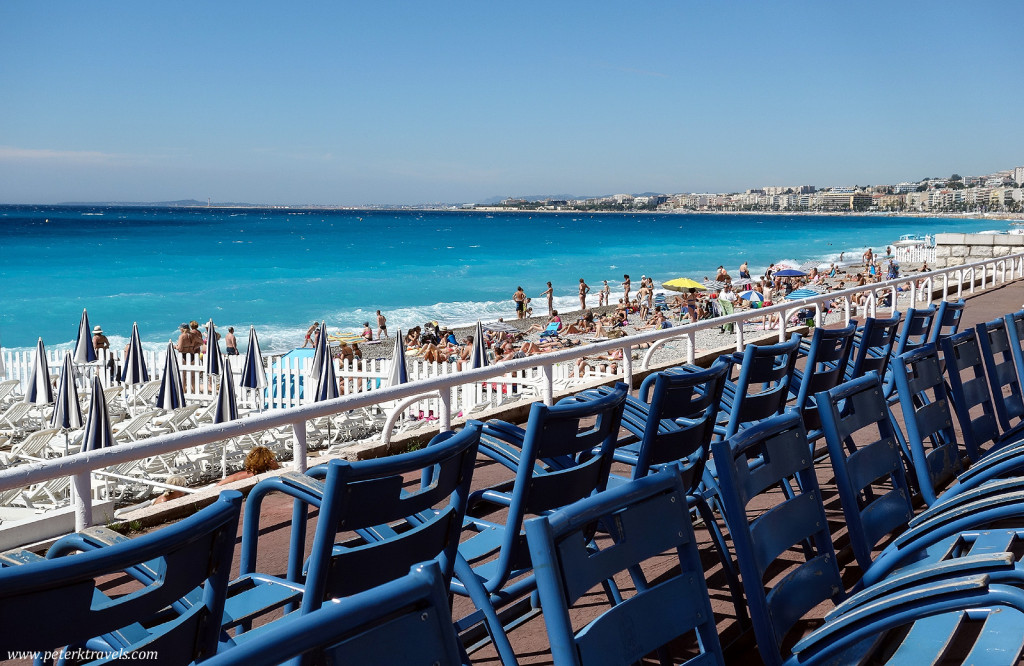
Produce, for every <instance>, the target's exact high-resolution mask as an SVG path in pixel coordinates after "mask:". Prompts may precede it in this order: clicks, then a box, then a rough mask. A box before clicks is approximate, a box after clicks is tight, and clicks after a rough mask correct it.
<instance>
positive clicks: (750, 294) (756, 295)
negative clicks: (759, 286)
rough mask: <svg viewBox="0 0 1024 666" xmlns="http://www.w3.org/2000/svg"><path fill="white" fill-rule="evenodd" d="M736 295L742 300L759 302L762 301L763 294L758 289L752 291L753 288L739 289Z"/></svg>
mask: <svg viewBox="0 0 1024 666" xmlns="http://www.w3.org/2000/svg"><path fill="white" fill-rule="evenodd" d="M738 295H739V297H740V298H741V299H743V300H744V301H750V302H751V303H760V302H762V301H764V294H762V293H761V292H759V291H754V290H753V289H751V290H749V291H741V292H740V293H739V294H738Z"/></svg>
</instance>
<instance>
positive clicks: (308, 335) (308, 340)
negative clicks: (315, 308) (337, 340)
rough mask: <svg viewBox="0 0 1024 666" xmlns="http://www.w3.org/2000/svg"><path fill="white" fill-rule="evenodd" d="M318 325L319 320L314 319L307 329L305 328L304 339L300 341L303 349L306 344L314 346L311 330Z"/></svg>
mask: <svg viewBox="0 0 1024 666" xmlns="http://www.w3.org/2000/svg"><path fill="white" fill-rule="evenodd" d="M319 325H320V322H318V321H314V322H313V325H312V326H310V327H309V328H308V329H306V341H305V342H303V343H302V348H303V349H305V348H306V347H307V346H308V347H316V345H315V344H313V331H315V330H316V327H317V326H319Z"/></svg>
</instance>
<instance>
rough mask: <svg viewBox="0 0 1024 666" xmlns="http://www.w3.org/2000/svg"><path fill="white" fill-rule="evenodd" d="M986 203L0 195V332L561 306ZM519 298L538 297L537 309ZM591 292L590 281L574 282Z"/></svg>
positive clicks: (274, 340) (290, 328)
mask: <svg viewBox="0 0 1024 666" xmlns="http://www.w3.org/2000/svg"><path fill="white" fill-rule="evenodd" d="M1006 228H1007V223H1005V222H1001V221H993V220H953V219H923V218H901V217H885V216H857V217H853V216H810V215H780V214H772V215H727V214H722V215H684V214H581V213H540V214H538V213H482V212H479V213H478V212H420V211H351V210H346V211H330V210H299V209H276V208H275V209H253V208H244V209H224V208H155V207H93V206H0V248H2V260H0V343H2V345H3V346H4V348H22V347H29V346H31V345H33V344H35V341H36V338H37V337H39V336H42V338H43V340H44V341H45V343H46V345H47V347H48V348H49V347H60V346H64V345H69V344H70V343H71V342H73V340H74V337H75V334H76V331H77V326H78V321H79V318H80V316H81V313H82V308H88V311H89V318H90V320H91V322H92V323H93V324H94V325H95V324H99V325H101V326H103V328H104V331H105V332H106V333H107V335H108V336H109V337H110V338H111V342H112V344H118V343H119V342H123V340H124V339H126V338H127V336H128V335H129V334H130V333H131V326H132V322H133V321H136V322H138V324H139V330H140V333H141V335H142V338H143V341H144V342H145V343H147V346H150V345H151V346H153V347H156V346H159V345H163V344H165V343H166V341H167V340H168V339H169V338H170V337H171V336H175V335H176V329H177V326H178V324H179V323H181V322H183V321H187V320H191V319H196V320H198V321H201V322H203V321H206V320H207V319H210V318H213V320H214V322H215V323H216V324H217V325H218V327H219V328H220V327H227V326H229V325H231V326H234V327H235V330H236V332H237V333H239V337H240V338H244V335H245V333H246V331H247V330H248V326H249V325H250V324H255V325H256V329H257V332H258V333H259V335H260V341H261V344H262V346H263V348H264V351H267V350H275V349H276V350H283V349H290V348H292V347H294V346H298V345H301V344H302V340H303V335H304V332H305V330H306V328H307V327H308V326H309V324H310V323H311V322H312V321H313V320H320V319H321V318H323V317H326V318H327V322H328V326H329V328H330V329H331V331H332V332H333V331H335V330H338V329H341V330H358V329H360V328H361V325H362V322H363V321H367V320H368V321H370V322H371V323H373V321H374V320H373V316H374V311H375V310H377V309H378V308H379V309H381V310H382V311H383V312H384V314H386V315H387V317H388V321H389V328H391V329H392V330H393V329H395V328H398V327H401V328H407V327H409V326H412V325H415V324H422V323H423V322H424V321H426V320H431V319H437V320H439V321H441V322H443V323H447V324H453V325H454V324H465V323H471V322H473V321H475V320H476V319H478V318H479V319H483V320H485V321H486V320H494V319H496V318H497V317H499V316H505V317H511V316H514V308H513V305H512V301H511V297H512V293H513V292H514V291H515V289H516V287H517V286H518V285H522V286H523V288H524V289H525V290H526V292H527V294H528V295H530V296H534V297H536V296H538V295H539V294H540V293H541V292H542V291H543V290H544V289H545V288H546V287H545V281H547V280H551V281H552V282H553V283H554V286H555V294H556V296H557V297H558V298H557V299H556V307H561V308H563V309H566V310H568V309H575V307H577V306H578V300H577V298H576V293H577V285H578V282H579V278H581V277H582V278H584V279H585V280H586V281H587V283H588V284H589V285H590V286H591V288H592V289H593V290H594V292H596V291H597V290H598V289H599V288H600V287H601V285H602V280H608V282H609V284H610V285H611V287H612V290H613V302H614V299H615V298H617V295H621V288H620V284H621V280H622V276H623V274H625V273H628V274H630V276H631V277H632V278H633V280H634V281H638V279H639V277H640V276H641V275H642V274H646V275H649V276H652V277H653V278H654V279H655V281H656V282H661V281H664V280H668V279H671V278H674V277H680V276H687V277H693V278H696V279H701V278H702V277H704V276H706V275H714V271H715V268H716V267H717V266H718V265H719V264H724V265H725V266H726V267H727V268H728V269H729V270H730V272H732V273H733V274H734V275H735V273H736V267H737V266H739V264H740V263H741V262H742V261H744V260H746V261H747V262H749V264H750V267H751V270H752V272H755V273H756V272H758V271H763V270H764V268H765V267H766V266H767V265H768V264H769V263H771V262H778V261H780V260H784V259H786V260H792V261H795V262H797V263H799V264H802V263H804V262H807V261H810V260H817V261H821V262H828V261H833V260H835V259H836V258H837V257H838V256H839V253H840V252H846V255H847V256H846V258H847V259H850V258H852V257H855V256H859V255H860V254H861V253H862V252H863V250H864V249H865V248H866V247H867V246H872V247H874V248H876V249H877V248H879V247H882V248H884V247H885V245H887V244H891V243H893V242H894V241H896V240H897V239H898V238H899V237H900V235H902V234H908V233H915V234H922V235H923V234H935V233H938V232H943V231H958V232H978V231H983V230H990V229H1006ZM542 301H543V299H542V298H537V299H536V300H535V303H534V304H535V306H537V307H536V311H537V313H538V314H540V313H543V311H544V310H545V307H544V304H543V302H542ZM589 302H590V303H593V304H596V302H597V298H596V293H595V295H593V296H591V299H590V301H589Z"/></svg>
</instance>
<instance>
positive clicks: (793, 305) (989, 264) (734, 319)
mask: <svg viewBox="0 0 1024 666" xmlns="http://www.w3.org/2000/svg"><path fill="white" fill-rule="evenodd" d="M1007 263H1009V264H1010V268H1009V271H1010V277H1009V279H1010V280H1015V279H1020V278H1021V277H1022V275H1024V253H1020V254H1014V255H1008V256H1006V257H997V258H991V259H984V260H982V261H978V262H973V263H970V264H963V265H959V266H953V267H948V268H943V269H937V270H934V271H930V272H928V273H916V274H914V275H912V276H905V277H900V278H897V279H895V280H888V281H885V282H879V283H874V284H870V285H865V286H863V287H851V288H848V289H844V290H843V291H834V292H827V293H824V294H820V295H818V296H812V297H808V298H804V299H800V300H796V301H785V302H782V303H779V304H776V305H771V306H768V307H764V308H758V309H752V310H742V311H740V312H736V313H734V314H731V315H727V316H723V317H716V318H714V319H711V320H701V321H698V322H694V323H690V324H686V325H682V326H673V327H671V328H667V329H657V330H652V331H648V332H638V333H634V334H632V335H629V336H626V337H623V338H616V339H611V340H603V341H598V342H594V343H589V344H587V345H582V346H575V347H570V348H566V349H560V350H557V351H554V352H550V353H546V354H542V355H539V356H528V357H526V358H522V359H514V360H511V361H505V362H501V363H498V364H493V365H488V366H486V367H483V368H478V369H475V370H465V371H461V372H454V373H451V374H439V375H436V376H434V377H428V378H425V379H420V380H418V381H415V382H410V383H407V384H403V385H400V386H389V387H385V388H380V389H375V390H372V391H366V392H361V393H355V394H348V395H344V396H342V397H340V398H335V399H333V400H328V401H324V402H319V403H313V404H306V405H301V406H297V407H290V408H286V409H280V410H271V411H267V412H263V413H261V414H250V415H248V416H246V417H244V418H242V419H239V420H236V421H232V422H229V423H223V424H218V425H213V426H203V427H201V428H196V429H192V430H188V431H183V432H177V433H169V434H163V435H156V436H153V437H148V438H145V439H142V440H139V441H136V442H133V443H130V444H119V445H117V446H114V447H111V448H106V449H103V450H99V451H87V452H82V453H78V454H75V455H71V456H66V457H61V458H54V459H50V460H46V461H43V462H33V463H28V464H25V465H19V466H16V467H11V468H8V469H4V470H0V490H7V489H10V488H16V487H23V486H27V485H30V484H33V483H40V482H43V481H47V480H50V479H54V478H58V477H62V476H69V475H72V476H73V475H83V474H86V475H87V474H90V473H91V472H93V471H94V470H97V469H101V468H104V467H109V466H111V465H117V464H121V463H126V462H130V461H134V460H139V459H143V458H148V457H151V456H156V455H160V454H165V453H171V452H175V451H180V450H183V449H187V448H191V447H196V446H202V445H205V444H211V443H213V442H219V441H222V440H225V439H228V438H232V437H239V436H243V435H248V434H253V433H258V432H262V431H265V430H269V429H272V428H277V427H281V426H288V425H291V426H293V427H296V429H297V430H296V437H297V438H300V439H301V442H299V443H300V444H301V445H302V455H303V458H302V459H301V460H296V461H295V463H296V466H297V467H298V468H299V469H304V468H305V457H304V456H305V430H304V428H305V425H304V424H305V422H306V421H308V420H311V419H316V418H320V417H325V416H331V415H333V414H338V413H342V412H347V411H349V410H353V409H360V408H363V407H369V406H372V405H377V404H379V403H385V402H392V401H400V400H403V399H405V398H409V397H412V396H416V395H419V394H426V393H430V392H433V391H437V392H439V394H440V395H441V396H442V402H443V403H444V407H445V409H447V408H448V407H450V404H449V402H448V401H445V398H444V396H446V395H448V396H449V397H450V390H451V389H453V388H456V387H459V386H462V385H467V384H473V383H476V382H484V381H487V380H494V379H495V378H501V377H502V376H503V375H506V374H507V373H510V372H515V371H519V370H526V369H533V368H540V369H541V371H542V372H543V373H544V376H545V377H546V378H547V390H546V391H545V393H544V398H545V400H546V401H550V400H551V384H550V379H551V368H552V367H553V366H554V365H555V364H558V363H561V362H565V361H575V360H577V359H580V358H583V357H585V356H592V355H594V354H600V353H605V352H608V351H612V350H616V349H623V352H624V353H623V362H622V365H623V366H625V369H624V373H625V374H626V378H627V381H629V382H631V381H632V376H631V372H632V370H631V367H632V366H631V348H633V347H636V346H637V345H639V344H643V343H655V342H658V341H660V340H663V339H668V338H689V340H690V344H691V348H690V351H691V353H692V351H693V349H692V340H693V338H692V335H693V334H694V333H696V332H697V331H699V330H703V329H707V328H711V327H718V326H722V325H724V324H729V323H734V324H736V323H739V324H742V322H745V321H747V320H748V319H753V318H760V317H762V316H766V315H772V314H779V315H780V326H779V331H778V333H779V336H780V337H783V336H785V335H786V318H787V313H789V312H792V311H794V310H798V309H801V308H806V307H808V306H812V305H813V306H820V305H821V304H822V303H824V302H826V301H829V300H837V299H843V300H845V301H846V302H847V303H849V300H850V299H851V297H853V296H855V295H856V294H859V293H862V292H869V293H871V294H875V293H878V292H884V291H888V290H894V289H896V287H898V286H899V285H900V284H906V283H911V284H912V285H913V283H915V282H916V281H917V280H920V279H922V278H925V279H930V280H931V284H932V285H934V284H935V283H934V280H935V278H937V277H945V278H946V280H945V284H944V287H943V291H944V294H943V295H944V296H946V295H947V292H946V289H947V288H948V277H949V276H951V275H954V274H959V277H960V282H959V286H958V291H959V290H960V289H962V288H963V279H964V274H965V273H968V272H969V273H970V274H971V289H972V290H973V283H974V281H975V280H977V279H978V275H977V271H978V269H983V270H982V271H981V279H982V281H983V287H984V286H985V284H986V282H985V280H986V276H987V275H988V273H989V270H990V269H991V272H992V280H991V283H992V284H993V285H995V284H996V283H997V282H998V280H997V279H996V273H997V272H998V271H1000V270H1001V272H1002V276H1001V281H1002V282H1006V281H1007V278H1006V270H1007ZM1000 264H1002V269H1000V268H999V265H1000ZM910 291H911V293H912V294H916V291H915V289H914V288H913V286H912V288H911V290H910ZM891 307H892V308H893V309H895V308H896V299H895V298H894V299H893V302H892V306H891ZM847 318H849V310H847ZM738 328H739V331H738V332H737V340H738V344H737V346H742V344H743V343H742V336H743V332H742V325H740V326H739V327H738ZM512 383H515V382H514V381H513V382H512ZM392 404H395V403H392ZM440 416H441V419H440V421H441V423H440V425H441V426H442V427H443V428H445V427H448V426H449V425H450V418H451V417H450V413H447V414H446V413H443V412H442V414H441V415H440ZM299 428H301V429H302V434H301V436H300V435H298V429H299ZM298 451H299V447H298V445H297V446H296V452H297V453H298ZM85 487H87V486H85ZM79 501H80V502H86V503H88V502H89V501H90V500H89V498H88V497H87V496H86V497H85V498H84V499H83V498H81V496H80V497H79Z"/></svg>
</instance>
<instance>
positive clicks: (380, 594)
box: [205, 560, 469, 666]
mask: <svg viewBox="0 0 1024 666" xmlns="http://www.w3.org/2000/svg"><path fill="white" fill-rule="evenodd" d="M297 657H302V658H304V659H305V660H308V661H310V662H311V663H331V664H379V665H381V666H405V665H406V664H417V663H421V664H438V665H439V666H442V665H443V666H451V665H454V664H467V663H469V662H468V660H467V659H466V657H465V655H464V653H463V651H462V646H461V645H460V644H459V642H458V636H457V635H456V634H455V628H454V627H453V626H452V619H451V612H450V611H449V610H448V594H447V584H446V581H445V577H444V574H443V573H442V572H441V567H440V566H439V565H438V563H437V562H436V561H433V560H432V561H430V562H425V563H423V564H420V565H417V566H414V567H413V568H412V570H411V571H410V572H409V573H407V574H406V575H405V576H402V577H400V578H397V579H395V580H392V581H390V582H387V583H383V584H381V585H379V586H377V587H374V588H372V589H369V590H366V591H363V592H359V593H357V594H355V595H353V596H351V597H348V598H347V599H345V600H344V602H343V603H338V604H327V605H326V606H324V607H323V608H321V609H319V610H316V611H313V612H311V613H309V614H307V615H303V616H302V617H300V618H298V619H296V620H295V621H293V622H281V623H275V624H271V625H270V626H268V627H267V630H266V631H264V632H262V633H260V635H259V636H257V637H255V638H253V639H252V640H250V641H249V642H247V643H245V644H243V645H238V646H235V647H231V648H228V649H225V650H223V651H222V652H221V653H220V654H218V655H217V656H216V657H214V658H212V659H210V660H209V661H207V662H205V663H207V664H209V665H210V666H272V665H273V666H276V665H277V664H281V663H285V662H287V661H289V660H292V659H296V658H297ZM296 661H298V660H296ZM300 663H301V662H300Z"/></svg>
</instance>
